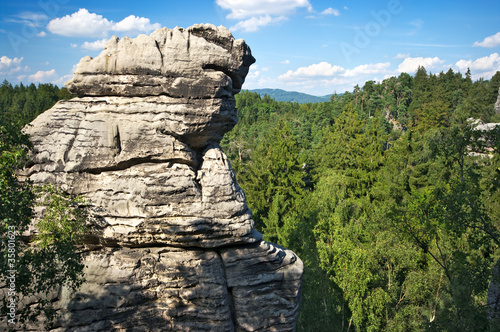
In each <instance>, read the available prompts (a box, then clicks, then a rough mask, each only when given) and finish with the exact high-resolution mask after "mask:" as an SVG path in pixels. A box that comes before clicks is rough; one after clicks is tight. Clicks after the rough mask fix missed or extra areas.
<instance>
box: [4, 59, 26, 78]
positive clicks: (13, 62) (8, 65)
mask: <svg viewBox="0 0 500 332" xmlns="http://www.w3.org/2000/svg"><path fill="white" fill-rule="evenodd" d="M22 61H23V58H22V57H21V58H14V59H11V58H9V57H7V56H5V55H4V56H2V57H0V76H1V77H3V78H5V79H12V78H13V76H14V75H19V74H20V73H22V72H25V71H28V70H29V68H28V66H24V67H23V66H22V65H21V62H22Z"/></svg>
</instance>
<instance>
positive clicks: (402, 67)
mask: <svg viewBox="0 0 500 332" xmlns="http://www.w3.org/2000/svg"><path fill="white" fill-rule="evenodd" d="M443 63H444V60H441V59H439V58H438V57H434V58H431V57H427V58H423V57H416V58H412V57H407V58H405V59H404V61H403V62H402V63H400V64H399V66H398V72H401V73H414V72H416V71H417V70H418V67H419V66H423V67H425V69H427V70H429V69H433V68H439V69H441V67H442V65H443Z"/></svg>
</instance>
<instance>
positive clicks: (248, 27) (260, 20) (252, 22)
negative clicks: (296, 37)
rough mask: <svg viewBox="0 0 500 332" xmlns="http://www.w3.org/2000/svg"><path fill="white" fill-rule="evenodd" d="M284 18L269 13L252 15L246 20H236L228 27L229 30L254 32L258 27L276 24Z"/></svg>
mask: <svg viewBox="0 0 500 332" xmlns="http://www.w3.org/2000/svg"><path fill="white" fill-rule="evenodd" d="M286 19H287V18H286V17H285V16H279V17H271V16H269V15H265V16H260V17H252V18H249V19H248V20H244V21H240V22H238V23H237V24H236V25H234V26H232V27H231V28H229V30H231V31H238V30H244V31H246V32H254V31H257V30H259V28H260V27H263V26H266V25H270V24H277V23H279V22H282V21H286Z"/></svg>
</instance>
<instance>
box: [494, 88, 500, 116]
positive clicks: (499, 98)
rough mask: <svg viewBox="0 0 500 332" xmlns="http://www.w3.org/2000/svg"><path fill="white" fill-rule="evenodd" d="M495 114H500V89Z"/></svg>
mask: <svg viewBox="0 0 500 332" xmlns="http://www.w3.org/2000/svg"><path fill="white" fill-rule="evenodd" d="M495 112H496V113H497V114H500V88H498V97H497V102H496V103H495Z"/></svg>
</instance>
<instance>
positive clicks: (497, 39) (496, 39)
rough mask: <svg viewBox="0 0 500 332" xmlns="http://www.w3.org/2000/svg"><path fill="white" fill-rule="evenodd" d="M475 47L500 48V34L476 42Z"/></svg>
mask: <svg viewBox="0 0 500 332" xmlns="http://www.w3.org/2000/svg"><path fill="white" fill-rule="evenodd" d="M474 46H479V47H497V46H500V32H497V33H496V34H494V35H493V36H489V37H486V38H484V40H483V41H481V42H479V41H477V42H475V43H474Z"/></svg>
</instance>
